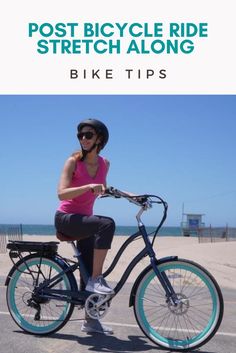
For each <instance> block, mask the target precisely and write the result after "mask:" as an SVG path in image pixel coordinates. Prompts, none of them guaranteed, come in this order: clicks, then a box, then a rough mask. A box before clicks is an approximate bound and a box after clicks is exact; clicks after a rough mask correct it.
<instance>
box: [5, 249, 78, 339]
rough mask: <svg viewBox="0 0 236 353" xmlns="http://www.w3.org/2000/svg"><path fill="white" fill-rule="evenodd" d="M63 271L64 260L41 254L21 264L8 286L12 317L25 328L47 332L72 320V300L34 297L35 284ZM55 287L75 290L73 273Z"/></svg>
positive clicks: (26, 259)
mask: <svg viewBox="0 0 236 353" xmlns="http://www.w3.org/2000/svg"><path fill="white" fill-rule="evenodd" d="M62 271H63V265H62V264H61V263H60V262H58V261H56V260H54V259H52V258H40V257H39V256H37V255H32V256H29V257H28V258H25V259H23V261H20V262H19V263H18V265H17V269H16V270H15V271H14V272H13V274H12V276H11V279H10V282H9V284H8V287H7V305H8V309H9V312H10V314H11V316H12V318H13V319H14V321H15V322H16V324H17V325H18V326H19V327H21V328H22V329H23V330H24V331H26V332H28V333H31V334H37V335H45V334H49V333H52V332H55V331H58V330H59V329H60V328H62V327H63V326H64V325H65V324H66V322H67V321H68V320H69V318H70V316H71V314H72V312H73V309H74V305H73V304H72V303H67V302H65V301H61V300H60V301H59V300H55V299H47V298H43V297H42V298H40V297H39V298H35V297H34V289H35V286H38V285H39V284H40V283H42V282H44V281H45V280H48V279H50V278H52V277H53V276H56V275H57V274H58V273H60V272H62ZM50 288H51V287H50ZM52 288H53V289H59V290H60V289H63V290H73V284H72V281H71V278H70V276H69V275H68V274H64V275H63V276H62V277H61V280H58V281H57V283H56V284H55V285H53V287H52Z"/></svg>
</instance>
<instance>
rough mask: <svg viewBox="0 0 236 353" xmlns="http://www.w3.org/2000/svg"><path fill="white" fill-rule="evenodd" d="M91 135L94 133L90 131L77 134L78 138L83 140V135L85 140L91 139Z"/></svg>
mask: <svg viewBox="0 0 236 353" xmlns="http://www.w3.org/2000/svg"><path fill="white" fill-rule="evenodd" d="M93 136H95V134H94V133H93V132H92V131H86V132H80V133H79V134H78V138H79V140H83V138H84V137H85V138H86V140H91V139H92V138H93Z"/></svg>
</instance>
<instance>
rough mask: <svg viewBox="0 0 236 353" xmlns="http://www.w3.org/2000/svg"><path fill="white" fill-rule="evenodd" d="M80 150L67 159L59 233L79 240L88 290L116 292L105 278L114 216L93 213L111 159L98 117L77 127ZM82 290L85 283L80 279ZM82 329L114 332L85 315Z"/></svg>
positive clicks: (58, 215)
mask: <svg viewBox="0 0 236 353" xmlns="http://www.w3.org/2000/svg"><path fill="white" fill-rule="evenodd" d="M77 137H78V139H79V142H80V146H81V151H79V152H75V153H73V154H72V155H71V156H70V157H69V158H68V159H67V161H66V162H65V165H64V168H63V171H62V174H61V178H60V182H59V186H58V197H59V199H60V200H61V202H60V206H59V208H58V210H57V211H56V215H55V227H56V229H57V231H58V232H61V233H63V234H65V235H66V236H68V237H71V238H73V239H77V240H78V241H79V246H80V251H81V253H82V257H83V260H84V263H85V266H86V268H87V270H88V272H89V276H90V278H89V280H88V283H87V284H86V288H85V289H86V290H88V291H90V292H95V293H100V294H113V290H112V289H111V288H110V287H109V286H108V284H107V283H106V281H105V280H104V278H103V277H102V269H103V264H104V261H105V258H106V254H107V251H108V249H110V248H111V243H112V239H113V235H114V232H115V223H114V221H113V219H111V218H109V217H104V216H97V215H93V205H94V202H95V200H96V198H97V196H98V195H102V194H103V193H104V190H105V187H106V176H107V173H108V169H109V162H108V160H106V159H105V158H103V157H101V156H99V152H100V151H101V150H102V149H103V148H104V146H105V145H106V143H107V142H108V138H109V132H108V129H107V127H106V126H105V125H104V124H103V123H102V122H101V121H99V120H95V119H87V120H84V121H82V122H81V123H80V124H79V125H78V127H77ZM81 287H82V288H81V289H84V287H85V284H84V283H83V281H82V280H81ZM81 329H82V331H85V332H101V333H112V330H111V329H110V328H108V327H105V326H104V325H102V324H101V323H100V322H99V321H98V320H95V319H91V318H88V317H85V320H84V323H83V325H82V328H81Z"/></svg>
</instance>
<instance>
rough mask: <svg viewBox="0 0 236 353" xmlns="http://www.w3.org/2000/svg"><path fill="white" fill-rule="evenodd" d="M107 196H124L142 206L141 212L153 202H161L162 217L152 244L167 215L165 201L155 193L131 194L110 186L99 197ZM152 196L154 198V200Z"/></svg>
mask: <svg viewBox="0 0 236 353" xmlns="http://www.w3.org/2000/svg"><path fill="white" fill-rule="evenodd" d="M108 196H111V197H114V198H125V199H127V200H128V201H129V202H131V203H133V204H135V205H137V206H140V207H141V208H142V210H141V212H143V211H144V210H147V209H148V208H151V207H152V204H153V203H157V204H161V205H162V206H163V208H164V212H163V216H162V219H161V221H160V223H159V225H158V226H157V228H156V230H155V232H154V236H153V241H152V244H153V243H154V240H155V237H156V235H157V233H158V231H159V230H160V228H161V227H162V225H163V223H164V222H165V219H166V217H167V209H168V204H167V202H166V201H164V200H163V199H162V198H161V197H160V196H157V195H150V194H144V195H131V194H130V193H127V192H124V191H121V190H118V189H115V188H114V187H112V186H110V187H108V188H106V189H105V193H104V194H103V195H102V196H101V197H108ZM153 198H154V199H156V200H155V201H154V200H153ZM139 217H140V214H139ZM136 218H137V217H136Z"/></svg>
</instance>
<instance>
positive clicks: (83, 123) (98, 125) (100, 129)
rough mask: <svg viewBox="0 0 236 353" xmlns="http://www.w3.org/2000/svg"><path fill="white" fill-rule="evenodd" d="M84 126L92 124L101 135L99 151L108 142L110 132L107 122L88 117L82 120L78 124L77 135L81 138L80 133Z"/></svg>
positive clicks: (99, 135)
mask: <svg viewBox="0 0 236 353" xmlns="http://www.w3.org/2000/svg"><path fill="white" fill-rule="evenodd" d="M84 126H91V127H92V128H93V129H94V130H95V131H96V133H97V135H98V137H101V142H100V143H99V144H98V145H97V146H98V148H99V151H101V150H102V149H103V148H104V147H105V145H106V144H107V142H108V139H109V132H108V129H107V127H106V125H105V124H103V123H102V122H101V121H100V120H96V119H86V120H83V121H81V123H79V125H78V126H77V131H78V132H77V137H78V138H79V136H78V135H79V133H80V131H81V130H82V128H83V127H84Z"/></svg>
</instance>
